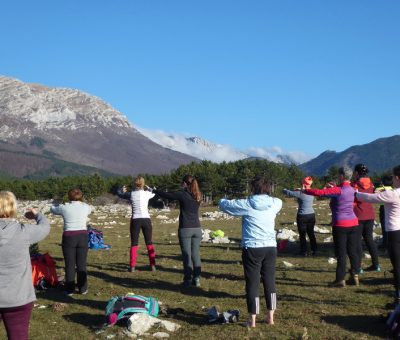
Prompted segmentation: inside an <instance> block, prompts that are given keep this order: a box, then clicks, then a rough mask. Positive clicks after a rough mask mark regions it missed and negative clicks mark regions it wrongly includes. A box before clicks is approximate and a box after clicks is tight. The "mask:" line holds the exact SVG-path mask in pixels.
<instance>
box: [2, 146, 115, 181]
mask: <svg viewBox="0 0 400 340" xmlns="http://www.w3.org/2000/svg"><path fill="white" fill-rule="evenodd" d="M15 164H19V166H18V167H15ZM0 168H1V169H2V171H1V172H0V178H12V177H14V178H16V177H19V178H21V177H22V178H28V179H42V178H46V177H49V176H52V177H64V176H82V175H92V174H95V173H97V174H99V175H101V176H105V177H108V176H113V175H114V176H115V175H116V174H113V173H111V172H108V171H105V170H101V169H97V168H94V167H90V166H84V165H80V164H76V163H71V162H66V161H63V160H60V159H57V158H54V157H52V156H51V155H50V156H48V155H36V154H29V153H26V152H22V151H8V150H4V149H2V148H1V144H0Z"/></svg>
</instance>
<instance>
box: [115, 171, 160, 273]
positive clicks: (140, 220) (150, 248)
mask: <svg viewBox="0 0 400 340" xmlns="http://www.w3.org/2000/svg"><path fill="white" fill-rule="evenodd" d="M133 184H134V186H135V189H134V190H133V191H127V190H126V187H125V186H123V187H122V188H120V189H118V191H117V194H118V196H119V197H121V198H124V199H128V200H130V201H131V204H132V217H131V223H130V234H131V248H130V261H129V271H130V272H131V273H133V272H134V271H135V267H136V258H137V251H138V248H139V233H140V229H141V230H142V232H143V236H144V242H145V243H146V248H147V254H148V256H149V262H150V268H151V270H152V271H156V251H155V249H154V245H153V226H152V225H151V219H150V214H149V210H148V205H149V200H150V199H151V198H153V197H154V196H155V195H154V194H153V193H151V192H150V191H147V190H144V187H145V182H144V178H143V177H142V176H137V177H136V178H135V180H134V183H133Z"/></svg>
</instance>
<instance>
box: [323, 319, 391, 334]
mask: <svg viewBox="0 0 400 340" xmlns="http://www.w3.org/2000/svg"><path fill="white" fill-rule="evenodd" d="M322 320H324V321H325V322H326V323H330V324H334V325H337V326H339V327H341V328H343V329H345V330H347V331H350V332H361V333H366V334H369V335H372V336H378V337H384V336H385V323H384V322H383V320H382V318H381V317H380V316H372V315H330V316H325V317H323V318H322Z"/></svg>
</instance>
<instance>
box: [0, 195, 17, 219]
mask: <svg viewBox="0 0 400 340" xmlns="http://www.w3.org/2000/svg"><path fill="white" fill-rule="evenodd" d="M16 214H17V199H16V198H15V195H14V194H13V193H12V192H11V191H0V218H9V217H15V215H16Z"/></svg>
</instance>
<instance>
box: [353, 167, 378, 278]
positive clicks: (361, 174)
mask: <svg viewBox="0 0 400 340" xmlns="http://www.w3.org/2000/svg"><path fill="white" fill-rule="evenodd" d="M367 174H368V168H367V166H366V165H364V164H357V165H356V166H355V168H354V173H353V179H354V180H353V182H352V183H351V186H352V187H353V188H354V189H356V190H357V191H358V192H365V193H368V194H372V193H373V192H374V185H373V184H372V181H371V179H370V178H369V177H367ZM354 213H355V214H356V216H357V218H358V225H359V227H358V232H359V245H358V251H359V256H360V261H361V259H362V253H363V250H362V240H361V238H363V239H364V242H365V244H366V245H367V249H368V252H369V253H370V255H371V260H372V265H371V266H369V267H368V268H366V269H365V270H366V271H376V272H380V271H381V268H380V266H379V258H378V248H377V246H376V244H375V242H374V238H373V236H372V232H373V229H374V221H375V209H374V206H373V205H372V204H371V203H368V202H361V201H360V200H358V199H357V198H356V199H355V200H354ZM360 268H361V262H360Z"/></svg>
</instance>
